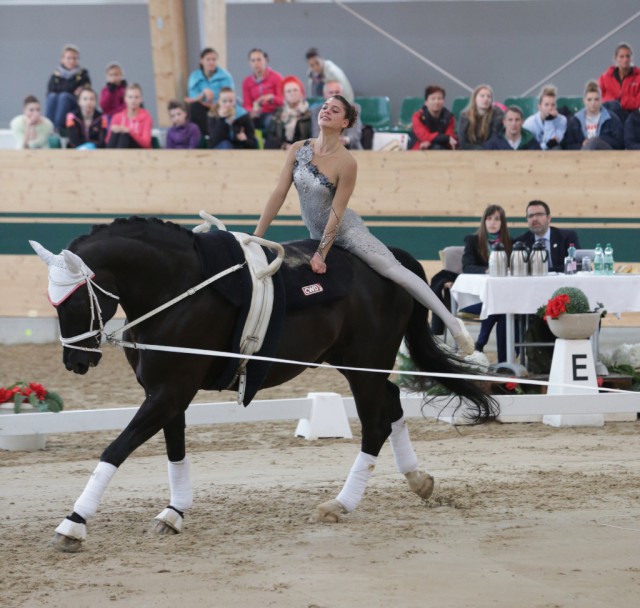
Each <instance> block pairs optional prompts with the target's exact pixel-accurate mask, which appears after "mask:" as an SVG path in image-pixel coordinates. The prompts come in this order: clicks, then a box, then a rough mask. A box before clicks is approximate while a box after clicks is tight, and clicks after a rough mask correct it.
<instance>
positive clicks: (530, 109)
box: [504, 97, 538, 118]
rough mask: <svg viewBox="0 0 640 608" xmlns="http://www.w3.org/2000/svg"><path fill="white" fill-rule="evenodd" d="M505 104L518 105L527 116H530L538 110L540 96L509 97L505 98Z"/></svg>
mask: <svg viewBox="0 0 640 608" xmlns="http://www.w3.org/2000/svg"><path fill="white" fill-rule="evenodd" d="M504 105H505V106H507V107H509V106H518V107H519V108H520V109H521V110H522V113H523V114H524V117H525V118H529V116H531V115H532V114H535V113H536V112H537V111H538V98H537V97H507V98H506V99H505V100H504Z"/></svg>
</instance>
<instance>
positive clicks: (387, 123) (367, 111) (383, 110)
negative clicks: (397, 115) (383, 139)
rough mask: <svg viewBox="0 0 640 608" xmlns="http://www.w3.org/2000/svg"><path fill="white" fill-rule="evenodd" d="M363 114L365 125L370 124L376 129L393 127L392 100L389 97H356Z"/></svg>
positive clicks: (382, 129) (384, 129)
mask: <svg viewBox="0 0 640 608" xmlns="http://www.w3.org/2000/svg"><path fill="white" fill-rule="evenodd" d="M355 101H356V103H358V104H360V109H361V110H362V114H361V116H360V119H361V120H362V124H363V125H369V126H370V127H373V129H375V130H376V131H386V130H388V129H390V128H391V102H390V101H389V98H388V97H356V99H355Z"/></svg>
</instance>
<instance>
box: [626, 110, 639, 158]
mask: <svg viewBox="0 0 640 608" xmlns="http://www.w3.org/2000/svg"><path fill="white" fill-rule="evenodd" d="M624 147H625V148H626V149H627V150H640V110H635V111H634V112H631V114H629V116H628V117H627V120H626V121H625V123H624Z"/></svg>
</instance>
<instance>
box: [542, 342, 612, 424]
mask: <svg viewBox="0 0 640 608" xmlns="http://www.w3.org/2000/svg"><path fill="white" fill-rule="evenodd" d="M549 384H550V386H549V390H548V391H547V395H576V402H578V403H579V402H580V395H587V394H588V395H592V394H594V392H595V391H593V390H591V389H589V388H581V387H593V388H597V386H598V380H597V376H596V368H595V365H594V363H593V351H592V349H591V343H590V342H589V340H564V339H562V338H558V339H557V340H556V344H555V346H554V349H553V359H552V361H551V373H550V374H549ZM557 384H570V385H571V386H555V385H557ZM542 422H543V423H544V424H549V425H551V426H557V427H561V426H604V415H603V414H586V413H585V414H546V415H544V416H543V417H542Z"/></svg>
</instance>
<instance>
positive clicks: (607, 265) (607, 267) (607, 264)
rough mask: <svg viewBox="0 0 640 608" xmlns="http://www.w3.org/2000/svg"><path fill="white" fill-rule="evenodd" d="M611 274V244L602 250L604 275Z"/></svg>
mask: <svg viewBox="0 0 640 608" xmlns="http://www.w3.org/2000/svg"><path fill="white" fill-rule="evenodd" d="M603 274H613V247H612V246H611V243H607V246H606V247H605V248H604V273H603Z"/></svg>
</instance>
